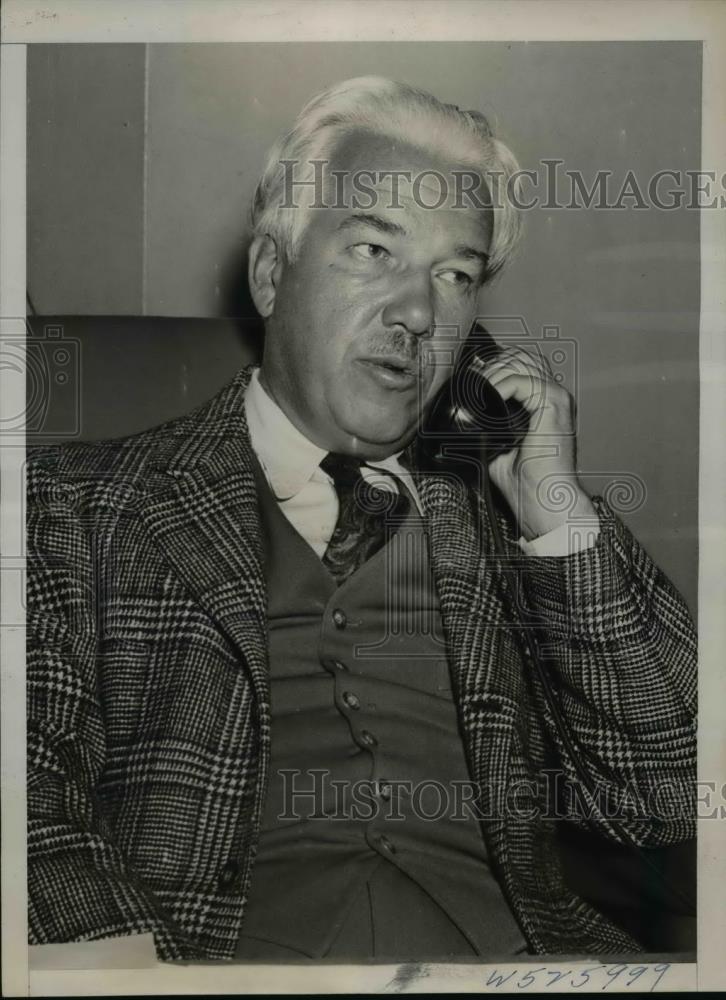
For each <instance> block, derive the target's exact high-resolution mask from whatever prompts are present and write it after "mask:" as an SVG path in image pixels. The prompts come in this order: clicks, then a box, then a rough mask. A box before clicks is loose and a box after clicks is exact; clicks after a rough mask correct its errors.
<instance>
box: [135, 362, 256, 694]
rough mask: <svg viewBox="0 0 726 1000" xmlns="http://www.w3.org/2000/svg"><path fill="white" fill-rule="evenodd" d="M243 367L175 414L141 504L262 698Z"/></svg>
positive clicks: (252, 488) (157, 538)
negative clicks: (195, 405)
mask: <svg viewBox="0 0 726 1000" xmlns="http://www.w3.org/2000/svg"><path fill="white" fill-rule="evenodd" d="M249 378H250V370H249V369H242V370H241V371H240V372H238V373H237V375H236V376H235V377H234V379H233V380H232V381H231V382H230V383H228V384H227V385H226V386H225V387H224V388H223V389H222V390H221V391H220V392H219V393H218V394H217V396H215V397H214V399H212V400H211V401H210V402H209V403H207V404H205V405H204V406H203V407H201V408H200V409H199V410H197V411H195V412H194V413H192V414H190V415H189V417H188V418H185V419H184V420H183V421H181V422H180V424H179V426H178V428H177V430H176V432H175V436H177V437H178V444H176V445H175V446H174V447H173V448H172V453H171V457H170V459H169V460H168V461H166V462H165V463H164V466H163V468H161V469H160V470H159V471H160V472H161V473H162V474H163V475H164V477H165V481H166V482H165V485H164V486H163V487H162V488H161V489H160V490H158V491H155V492H154V494H153V496H152V498H151V500H150V502H148V503H147V504H146V505H145V506H144V508H143V509H142V512H141V513H142V518H143V520H144V522H145V524H146V527H147V528H148V530H149V532H150V534H151V535H152V537H153V539H154V541H155V542H156V544H157V545H158V546H159V548H160V549H161V551H162V553H163V555H164V557H165V558H166V559H167V561H168V562H169V564H170V565H171V566H172V567H173V568H174V570H175V571H176V572H177V573H178V575H179V577H180V578H181V579H182V580H183V581H184V583H185V585H186V586H187V588H188V589H189V591H190V592H191V593H192V594H193V595H194V597H195V599H196V600H197V601H198V602H199V604H200V605H201V606H202V607H203V608H204V609H205V610H206V611H207V613H208V614H209V615H210V616H211V618H213V619H214V620H215V621H216V622H217V624H218V625H219V626H220V628H221V629H222V631H223V632H224V633H225V634H226V636H227V637H228V638H229V640H230V641H231V642H232V643H233V644H234V645H235V646H236V647H237V648H238V649H239V650H240V652H241V654H242V656H243V658H244V660H245V661H246V664H247V666H248V668H249V671H250V674H251V678H252V681H253V683H254V685H255V689H256V692H257V695H258V698H260V700H261V701H262V702H263V703H264V704H265V705H269V679H268V670H267V594H266V583H265V575H264V569H263V557H262V539H261V527H260V520H259V514H258V508H257V493H256V489H255V480H254V471H253V464H252V452H251V448H250V444H249V436H248V432H247V422H246V419H245V414H244V393H245V390H246V387H247V384H248V382H249Z"/></svg>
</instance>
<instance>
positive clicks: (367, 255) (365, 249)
mask: <svg viewBox="0 0 726 1000" xmlns="http://www.w3.org/2000/svg"><path fill="white" fill-rule="evenodd" d="M351 251H352V253H353V254H355V256H356V257H358V258H359V259H360V260H386V259H387V258H388V256H389V254H388V250H386V248H385V247H382V246H380V245H379V244H378V243H356V245H355V246H354V247H351Z"/></svg>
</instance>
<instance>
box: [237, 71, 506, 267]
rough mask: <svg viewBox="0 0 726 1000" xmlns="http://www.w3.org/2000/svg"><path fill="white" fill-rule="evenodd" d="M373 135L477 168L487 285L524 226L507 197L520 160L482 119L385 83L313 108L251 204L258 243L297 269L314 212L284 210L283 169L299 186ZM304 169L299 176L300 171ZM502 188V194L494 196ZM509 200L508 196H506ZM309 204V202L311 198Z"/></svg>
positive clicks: (358, 83) (357, 86)
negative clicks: (270, 244) (489, 224)
mask: <svg viewBox="0 0 726 1000" xmlns="http://www.w3.org/2000/svg"><path fill="white" fill-rule="evenodd" d="M359 131H369V132H372V133H374V134H375V135H379V136H386V137H391V138H392V139H395V140H397V141H399V142H400V141H404V142H408V143H409V144H411V145H413V146H416V147H418V148H421V149H424V150H429V151H431V152H433V153H438V154H441V155H442V156H444V157H445V158H447V159H448V160H449V161H451V162H457V163H459V162H460V163H466V164H467V165H471V167H472V168H473V169H475V170H476V171H477V172H478V174H479V175H480V176H481V177H482V179H483V180H484V183H485V192H486V197H487V198H488V200H489V201H491V204H492V205H493V206H494V211H493V232H492V241H491V246H490V251H489V266H488V269H487V278H490V277H492V276H493V275H494V274H496V273H497V272H498V271H500V270H501V269H502V267H503V266H504V264H505V263H506V262H507V261H508V260H509V259H510V258H511V256H512V253H513V251H514V249H515V247H516V245H517V243H518V241H519V236H520V233H521V218H520V215H519V212H518V211H517V209H516V207H515V205H514V204H512V201H513V199H512V198H511V197H509V196H508V194H509V193H510V192H511V191H512V189H514V190H515V191H516V189H517V186H518V183H519V180H518V177H516V176H515V177H513V176H512V175H513V174H515V172H516V171H518V170H519V167H518V164H517V161H516V159H515V158H514V155H513V154H512V153H511V152H510V150H509V149H508V148H507V147H506V146H505V145H504V143H502V142H501V141H500V140H499V139H497V138H495V136H494V132H493V130H492V128H491V126H490V124H489V122H488V121H487V119H486V117H485V116H484V115H483V114H482V113H481V112H479V111H462V110H461V109H460V108H458V107H457V106H456V105H454V104H444V103H442V102H441V101H439V100H437V98H435V97H434V96H433V95H432V94H428V93H427V92H426V91H424V90H418V89H416V88H415V87H410V86H408V84H405V83H397V82H396V81H394V80H389V79H386V78H385V77H378V76H361V77H356V78H354V79H352V80H344V81H343V82H342V83H337V84H334V85H333V86H332V87H329V88H328V89H327V90H324V91H323V92H322V93H320V94H318V95H317V96H316V97H314V98H313V99H312V100H311V101H309V102H308V103H307V104H306V105H305V107H304V108H303V109H302V111H301V112H300V114H299V115H298V117H297V119H296V121H295V124H294V125H293V127H292V129H291V130H290V131H289V132H287V133H285V134H284V135H282V136H281V137H280V138H279V139H278V140H277V142H275V144H274V145H273V146H272V149H271V150H270V152H269V154H268V157H267V161H266V164H265V168H264V171H263V173H262V177H261V178H260V181H259V183H258V185H257V188H256V190H255V195H254V199H253V203H252V231H253V235H255V236H257V235H263V234H266V233H267V234H270V235H271V236H272V237H273V238H274V239H275V241H276V242H277V243H278V245H280V246H281V248H282V250H283V252H284V254H285V256H286V257H287V259H288V260H290V261H294V260H295V257H296V254H297V251H298V248H299V245H300V242H301V239H302V236H303V234H304V231H305V226H306V225H307V221H308V219H309V212H308V211H305V210H298V211H294V210H290V208H289V207H287V208H285V207H284V204H285V196H286V180H285V170H284V166H283V164H284V162H285V161H287V162H288V163H294V164H295V165H296V169H295V184H296V185H299V186H300V187H301V188H302V195H303V200H305V195H306V194H307V192H308V191H309V190H310V188H309V187H303V184H304V183H305V182H308V183H309V182H310V181H311V180H312V178H313V176H314V170H315V167H314V163H313V161H315V160H329V159H330V158H331V157H332V155H333V153H334V152H335V150H336V148H337V146H338V144H339V143H340V141H341V140H342V139H343V138H345V137H346V136H347V135H350V134H351V133H353V132H359ZM298 168H299V169H298ZM494 186H496V187H497V188H498V190H497V192H495V191H493V190H492V188H493V187H494ZM502 195H503V196H502ZM307 200H310V199H309V198H308V199H307Z"/></svg>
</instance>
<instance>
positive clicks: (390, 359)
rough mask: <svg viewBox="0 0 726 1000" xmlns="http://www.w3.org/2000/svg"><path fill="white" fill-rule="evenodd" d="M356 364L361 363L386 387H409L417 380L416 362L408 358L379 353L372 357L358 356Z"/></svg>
mask: <svg viewBox="0 0 726 1000" xmlns="http://www.w3.org/2000/svg"><path fill="white" fill-rule="evenodd" d="M358 364H360V365H362V366H363V368H365V369H366V370H367V372H368V374H370V375H371V376H372V377H373V378H374V379H375V380H376V381H377V382H379V383H380V384H382V385H384V386H386V387H388V388H395V389H405V388H409V387H410V386H412V385H415V384H416V383H417V382H418V380H419V373H418V371H417V367H416V362H415V361H414V360H411V359H409V358H401V357H397V356H396V355H393V354H386V355H383V354H381V355H377V356H376V357H373V358H358Z"/></svg>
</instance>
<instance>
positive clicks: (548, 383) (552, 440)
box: [483, 348, 597, 541]
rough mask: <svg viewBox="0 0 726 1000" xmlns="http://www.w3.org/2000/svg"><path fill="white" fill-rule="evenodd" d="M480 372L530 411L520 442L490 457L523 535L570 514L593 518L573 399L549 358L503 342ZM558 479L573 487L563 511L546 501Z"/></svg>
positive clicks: (506, 396) (557, 522) (539, 531)
mask: <svg viewBox="0 0 726 1000" xmlns="http://www.w3.org/2000/svg"><path fill="white" fill-rule="evenodd" d="M483 374H484V376H485V377H486V378H487V380H488V381H489V382H490V383H491V385H492V386H493V387H494V388H495V389H496V390H497V392H498V393H499V395H500V396H501V397H502V399H505V400H507V399H516V400H517V402H519V403H521V405H522V406H523V407H524V408H525V409H526V410H527V412H528V413H529V414H530V430H529V431H528V432H527V434H526V436H525V437H524V439H523V440H522V442H521V444H520V445H519V447H518V448H513V449H512V450H511V451H508V452H506V453H505V454H503V455H498V456H497V457H496V458H495V459H494V460H493V461H492V462H490V463H489V474H490V476H491V478H492V481H493V482H494V483H495V484H496V486H497V487H498V489H499V490H500V492H501V493H502V494H503V496H504V498H505V499H506V501H507V503H508V504H509V506H510V508H511V510H512V512H513V513H514V515H515V516H516V518H517V521H518V522H519V528H520V531H521V532H522V534H523V535H524V537H525V538H526V539H527V540H528V541H531V539H532V538H536V537H537V536H539V535H544V534H546V533H547V532H548V531H552V530H553V529H554V528H557V527H559V526H560V525H561V524H564V523H565V522H566V521H567V519H568V518H569V517H571V516H574V517H577V518H580V517H591V518H596V517H597V515H596V513H595V509H594V507H593V505H592V502H591V500H590V498H589V497H588V495H587V494H586V493H585V491H584V490H583V489H582V485H581V484H580V481H579V479H578V477H577V472H576V442H575V401H574V399H573V398H572V395H571V394H570V393H569V392H568V390H567V389H566V388H565V387H564V386H562V385H560V384H558V383H557V382H556V381H555V380H554V378H553V376H552V370H551V368H550V366H549V362H548V361H547V359H546V358H545V357H544V356H542V357H540V358H535V357H533V355H531V354H530V353H529V352H528V351H525V350H523V349H522V348H505V349H504V350H502V351H501V353H500V354H499V355H497V357H496V359H494V360H493V361H491V362H490V363H489V364H487V366H486V367H485V369H484V371H483ZM544 480H547V482H546V483H545V484H544V485H543V486H541V484H542V483H543V481H544ZM559 482H561V483H562V486H563V487H564V489H566V490H567V491H568V492H570V491H571V492H572V493H573V503H572V504H571V505H569V506H568V509H567V510H564V511H563V510H552V509H551V507H548V506H547V504H546V498H547V494H548V493H549V494H554V495H556V493H557V486H558V483H559Z"/></svg>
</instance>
